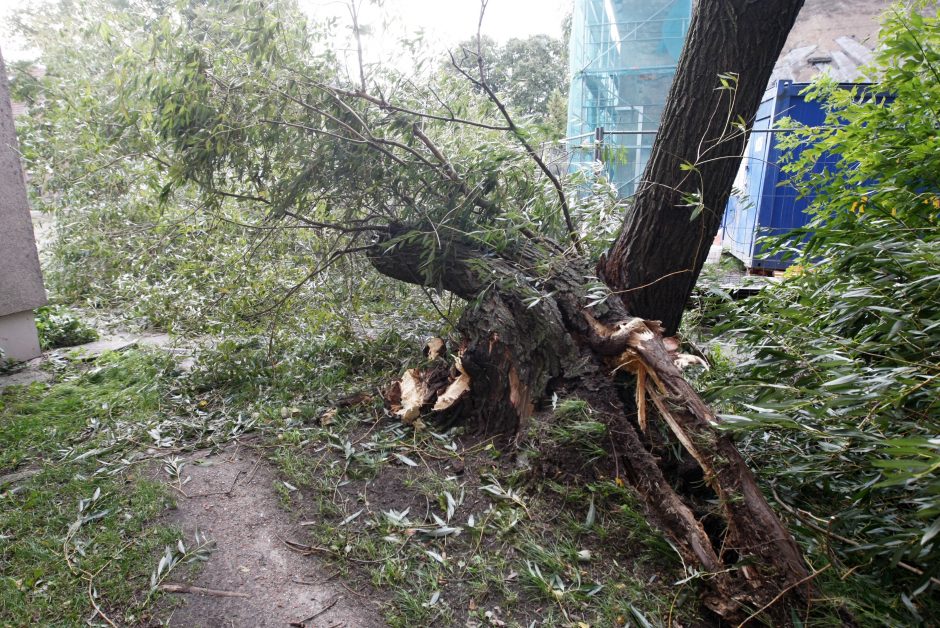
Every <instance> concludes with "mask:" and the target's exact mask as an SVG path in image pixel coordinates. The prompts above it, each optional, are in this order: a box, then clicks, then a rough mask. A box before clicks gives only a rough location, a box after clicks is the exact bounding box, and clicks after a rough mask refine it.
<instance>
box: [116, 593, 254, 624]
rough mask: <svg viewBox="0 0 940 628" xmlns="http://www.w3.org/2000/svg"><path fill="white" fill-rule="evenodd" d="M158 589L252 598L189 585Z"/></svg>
mask: <svg viewBox="0 0 940 628" xmlns="http://www.w3.org/2000/svg"><path fill="white" fill-rule="evenodd" d="M157 588H158V589H160V590H161V591H166V592H167V593H195V594H198V595H213V596H216V597H245V598H250V597H251V596H250V595H248V594H247V593H240V592H238V591H222V590H220V589H206V588H205V587H194V586H191V585H188V584H171V583H164V584H161V585H160V586H158V587H157ZM112 625H113V624H112Z"/></svg>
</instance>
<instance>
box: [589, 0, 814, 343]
mask: <svg viewBox="0 0 940 628" xmlns="http://www.w3.org/2000/svg"><path fill="white" fill-rule="evenodd" d="M802 6H803V0H779V1H777V2H766V1H763V0H707V1H704V0H700V1H699V2H696V5H695V12H694V15H693V17H692V22H691V24H690V26H689V34H688V37H687V40H686V44H685V47H684V48H683V50H682V55H681V57H680V59H679V67H678V71H677V73H676V78H675V80H674V81H673V84H672V88H671V90H670V92H669V98H668V100H667V103H666V107H665V110H664V111H663V118H662V122H661V124H660V129H659V133H658V134H657V136H656V142H655V143H654V145H653V149H652V155H651V157H650V161H649V163H648V164H647V166H646V171H645V172H644V174H643V180H642V182H641V183H640V186H639V188H638V190H637V194H636V196H635V197H634V199H633V204H632V209H631V210H630V211H628V212H627V215H626V218H625V220H624V225H623V229H622V230H621V232H620V235H619V237H618V238H617V241H616V242H615V243H614V245H613V247H611V249H610V251H609V252H608V253H607V255H606V256H604V257H602V258H601V260H600V261H599V262H598V265H597V268H598V273H599V275H600V276H602V277H603V278H604V280H605V281H606V282H607V284H608V285H609V286H610V287H611V288H612V289H614V290H617V291H621V299H622V300H623V303H624V305H625V306H626V308H627V310H628V311H629V312H630V313H631V314H633V315H634V316H640V317H642V318H650V319H656V320H659V321H662V323H663V326H664V327H665V329H666V334H667V335H672V334H674V333H675V332H676V331H677V330H678V329H679V322H680V321H681V319H682V311H683V309H684V308H685V305H686V303H687V302H688V299H689V296H690V295H691V294H692V288H693V287H694V286H695V282H696V280H697V279H698V276H699V272H700V271H701V269H702V266H703V264H704V263H705V258H706V257H707V256H708V248H709V246H710V245H711V243H712V241H713V240H714V238H715V235H716V234H717V233H718V228H719V226H720V225H721V218H722V215H723V214H724V210H725V205H727V203H728V196H729V194H730V193H731V186H732V183H733V182H734V178H735V175H736V174H737V171H738V166H739V165H740V162H741V159H740V157H741V155H742V153H743V150H744V146H745V143H746V142H747V133H746V131H745V130H744V128H746V126H747V125H749V123H750V122H751V120H752V119H753V117H754V115H755V114H756V112H757V107H758V105H759V104H760V99H761V96H762V95H763V93H764V90H765V88H766V86H767V80H768V78H769V77H770V74H771V72H772V70H773V67H774V63H775V62H776V60H777V58H778V57H779V55H780V51H781V50H782V49H783V45H784V43H785V42H786V39H787V35H788V34H789V32H790V29H791V28H792V26H793V23H794V22H795V21H796V16H797V14H798V13H799V11H800V9H801V8H802ZM719 75H721V76H725V77H727V78H725V81H726V82H727V83H728V85H729V87H730V88H731V89H716V88H720V87H721V86H722V84H721V83H720V82H719ZM739 123H743V126H741V125H739ZM689 166H693V167H694V169H683V167H685V168H688V167H689ZM699 203H700V209H701V211H700V213H698V215H697V217H696V218H694V219H690V217H691V216H692V212H693V211H694V210H695V207H694V205H698V204H699ZM690 204H691V205H693V206H692V207H690Z"/></svg>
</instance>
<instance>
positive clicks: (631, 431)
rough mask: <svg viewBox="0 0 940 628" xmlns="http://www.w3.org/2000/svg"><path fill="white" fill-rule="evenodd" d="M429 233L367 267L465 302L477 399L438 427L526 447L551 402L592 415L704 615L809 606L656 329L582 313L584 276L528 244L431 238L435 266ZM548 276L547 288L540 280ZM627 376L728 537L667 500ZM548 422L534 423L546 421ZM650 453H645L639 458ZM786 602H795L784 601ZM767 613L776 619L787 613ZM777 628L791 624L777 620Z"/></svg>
mask: <svg viewBox="0 0 940 628" xmlns="http://www.w3.org/2000/svg"><path fill="white" fill-rule="evenodd" d="M428 233H429V232H427V231H422V230H420V229H418V228H414V229H412V230H408V229H404V228H402V231H400V232H393V233H391V234H390V235H389V238H388V240H386V241H384V242H381V243H379V244H378V245H377V246H376V247H375V249H374V251H373V253H372V254H371V255H370V261H371V262H372V264H373V266H375V268H376V269H377V270H378V271H379V272H381V273H382V274H384V275H387V276H389V277H392V278H395V279H399V280H401V281H406V282H409V283H415V284H419V285H433V286H434V287H438V288H443V289H446V290H449V291H451V292H453V293H455V294H456V295H458V296H459V297H461V298H463V299H464V300H466V301H467V302H468V306H467V308H466V310H465V311H464V314H463V315H462V316H461V319H460V321H459V323H458V331H459V332H460V334H461V336H462V344H461V347H460V351H459V354H460V359H461V362H462V366H463V370H464V372H465V373H466V374H467V375H469V376H470V393H469V394H468V395H466V396H465V397H464V398H462V400H461V402H460V403H457V404H455V405H453V406H451V407H449V408H448V409H447V410H445V411H444V412H442V413H439V414H435V413H434V412H432V411H431V406H432V405H433V404H434V399H433V398H430V397H429V398H428V399H427V400H426V402H425V403H426V408H425V409H426V411H427V414H428V415H429V416H431V417H432V418H434V419H436V420H439V421H443V422H452V421H456V420H459V421H463V422H464V423H465V424H466V425H467V426H468V428H469V429H470V430H471V431H479V432H485V433H490V434H494V433H495V434H504V435H509V436H514V435H520V434H522V435H524V434H525V432H526V431H525V429H524V427H525V424H526V421H527V420H528V419H529V418H530V417H532V416H533V415H538V411H539V403H540V402H541V401H542V400H544V399H545V398H547V397H548V396H550V395H551V393H552V392H553V391H555V390H558V391H562V392H563V395H564V396H565V397H567V398H579V399H582V400H584V401H586V402H588V403H589V404H590V406H591V408H592V409H593V411H594V412H595V413H596V414H595V415H596V416H597V417H598V419H599V420H602V421H603V422H604V423H605V424H606V425H607V427H608V432H609V434H610V435H611V438H610V443H611V446H610V451H609V453H610V455H611V456H612V457H613V458H614V459H616V467H617V468H619V469H622V470H623V472H624V476H625V477H626V478H627V479H629V481H630V483H631V486H633V488H634V489H635V490H636V492H637V493H638V495H639V496H640V497H641V498H642V499H643V501H644V503H645V504H646V508H647V511H648V514H649V516H650V518H651V520H653V521H654V522H655V523H656V524H657V525H658V526H659V527H660V528H661V529H663V530H664V531H665V532H666V533H667V534H668V535H669V537H670V538H671V539H672V541H673V542H674V544H675V546H676V548H677V551H678V552H679V553H680V554H681V555H682V557H683V559H684V560H685V561H686V562H687V563H689V564H696V565H698V566H699V568H700V569H701V570H702V572H703V573H708V574H710V576H709V577H708V578H706V579H705V580H704V581H703V586H704V587H705V594H704V596H703V597H704V601H705V603H706V605H707V606H708V607H709V608H710V609H712V610H713V611H715V612H716V613H717V614H718V615H719V616H721V617H723V618H725V619H728V620H732V619H739V620H740V619H741V618H742V617H744V614H745V612H746V611H745V609H746V608H760V607H762V606H764V605H767V604H768V603H770V602H775V601H779V600H784V602H785V603H786V601H787V600H790V599H791V598H792V599H793V600H797V599H802V598H803V597H804V594H805V592H804V591H802V590H799V589H798V588H797V587H796V585H797V584H798V583H800V582H801V581H803V580H804V579H805V578H806V576H807V572H806V569H805V566H804V565H803V562H802V556H801V554H800V551H799V548H798V547H797V546H796V544H795V543H794V541H793V539H792V537H791V536H790V534H789V532H788V531H787V530H786V528H785V527H784V526H783V525H782V524H781V523H780V521H779V520H778V519H777V517H776V515H775V514H774V512H773V510H772V509H771V508H770V506H769V505H768V504H767V502H766V501H765V500H764V498H763V496H762V495H761V493H760V491H759V489H758V488H757V482H756V480H755V479H754V476H753V474H751V472H750V470H749V469H748V468H747V466H746V464H745V463H744V460H743V459H742V458H741V455H740V454H739V453H738V452H737V450H736V449H735V448H734V445H733V443H732V442H731V441H730V440H729V439H728V438H727V437H723V436H721V435H720V434H719V433H718V432H717V431H716V430H715V428H714V425H713V424H714V423H715V422H716V418H715V415H714V413H712V412H711V411H710V410H709V409H708V408H707V406H706V405H705V403H704V402H703V401H702V400H701V399H700V398H699V397H698V395H697V394H696V393H695V392H694V390H692V388H691V387H690V386H689V385H688V383H687V382H686V381H685V380H684V379H683V378H682V375H681V373H680V372H679V370H678V368H677V367H676V366H675V365H674V364H673V359H674V356H673V355H672V354H671V353H670V352H669V351H668V350H667V349H666V346H665V344H664V342H663V336H662V329H661V327H659V325H658V324H657V323H655V322H648V321H643V320H642V319H638V318H634V317H631V316H629V314H628V313H627V312H626V310H625V309H624V307H623V305H622V304H621V303H620V302H619V301H618V300H612V301H611V302H608V303H602V304H596V305H588V300H589V299H588V298H587V297H586V295H585V291H584V287H583V286H584V284H585V282H586V279H585V278H586V277H587V276H588V275H589V272H588V268H589V265H588V264H587V263H585V262H583V261H581V260H578V259H565V258H560V257H559V256H558V255H557V251H556V250H553V249H550V248H548V247H542V246H540V245H539V244H538V243H536V242H529V243H525V244H522V245H519V246H517V247H515V248H507V249H504V250H502V251H500V252H499V254H498V255H496V254H494V252H493V251H487V250H484V249H483V248H481V247H479V246H477V245H475V244H474V243H473V242H471V241H470V240H468V239H467V238H466V237H465V236H462V235H460V234H457V233H453V234H448V233H447V232H446V231H442V230H440V229H438V231H437V232H436V233H435V236H436V238H439V240H438V241H439V242H440V243H441V244H440V246H441V248H440V249H439V251H438V253H437V254H436V255H435V256H434V258H433V260H434V261H433V266H430V267H429V265H428V261H427V260H428V258H427V256H426V249H425V244H423V243H424V242H426V240H427V238H426V236H427V235H428ZM536 268H543V269H548V270H546V272H545V273H543V274H540V275H539V277H537V278H533V277H531V276H530V274H531V272H532V270H533V269H536ZM623 367H627V368H628V369H632V370H633V371H634V372H638V373H639V372H642V373H643V374H644V375H645V381H649V382H651V385H650V387H649V388H648V389H641V390H640V391H639V392H638V393H637V399H638V401H639V400H640V399H643V400H645V399H646V398H647V396H648V397H649V398H650V399H651V400H652V402H653V406H654V408H655V410H658V413H655V412H654V414H655V416H656V417H657V418H660V419H662V420H663V422H664V424H665V425H666V426H668V429H669V430H670V431H671V432H672V433H673V434H674V435H675V437H676V440H677V441H678V442H679V443H680V444H681V445H682V446H683V447H684V448H685V449H686V451H687V452H688V453H689V454H690V456H691V457H692V458H693V459H694V461H695V462H697V463H698V465H699V466H700V467H701V470H702V476H703V477H704V478H705V480H706V483H707V484H708V486H709V487H711V489H712V491H713V494H712V497H713V498H715V500H716V501H717V502H718V503H719V507H718V511H717V512H716V513H715V514H717V515H718V516H719V517H720V518H721V519H722V520H723V521H724V528H723V529H722V531H721V532H720V533H719V534H717V535H715V534H712V535H711V536H710V535H709V534H708V533H707V532H706V530H705V529H704V527H703V525H702V523H701V522H700V520H699V516H700V515H699V514H697V513H696V512H695V510H694V508H693V507H691V506H690V504H689V503H688V502H687V500H686V499H684V498H683V496H682V495H680V494H679V493H678V492H677V491H676V489H675V488H674V487H673V482H671V481H670V479H669V477H668V476H667V473H665V472H664V470H663V469H662V468H661V464H662V462H661V461H660V460H659V458H658V456H657V455H654V453H653V451H651V448H650V444H649V443H650V435H649V434H646V433H644V430H643V429H637V422H636V420H635V418H636V417H635V410H633V413H632V414H631V411H630V408H628V407H626V406H625V405H624V403H623V400H622V397H621V389H620V387H619V386H618V384H617V383H616V382H615V381H614V379H613V378H612V377H611V372H612V371H617V370H621V369H622V368H623ZM550 416H551V415H550V413H542V414H541V415H539V418H540V419H543V420H550ZM644 443H645V444H644ZM791 590H792V593H791V594H790V595H789V596H785V595H783V593H785V592H789V591H791ZM785 603H784V604H783V605H782V606H781V607H780V608H774V609H773V610H772V612H774V613H778V612H782V610H781V608H786V604H785ZM781 617H783V616H782V615H781Z"/></svg>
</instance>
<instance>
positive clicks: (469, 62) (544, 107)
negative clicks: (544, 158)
mask: <svg viewBox="0 0 940 628" xmlns="http://www.w3.org/2000/svg"><path fill="white" fill-rule="evenodd" d="M481 49H482V51H483V60H484V63H483V65H484V72H485V75H486V82H487V84H488V85H489V86H490V88H491V89H493V91H494V92H496V93H497V94H498V95H499V97H500V98H501V99H502V100H503V101H504V102H505V103H506V105H507V107H509V109H510V110H511V111H512V113H513V114H514V115H515V116H517V117H526V118H528V119H529V120H530V121H531V122H534V123H535V124H537V125H539V126H542V127H544V128H545V131H544V132H545V133H546V135H547V136H548V137H551V138H560V137H564V133H565V124H566V123H567V117H566V114H567V112H566V111H565V115H564V116H559V115H558V114H559V111H560V107H564V109H565V110H567V106H568V103H567V97H568V88H569V78H568V46H567V41H566V40H565V41H563V40H560V39H557V38H555V37H551V36H549V35H544V34H543V35H532V36H531V37H527V38H525V39H517V38H513V39H510V40H508V41H507V42H506V43H504V44H502V45H500V44H499V43H497V42H495V41H494V40H493V39H492V38H490V37H486V36H483V37H481ZM476 51H477V41H476V39H470V40H466V41H463V42H461V43H460V44H458V45H457V46H456V47H455V49H454V51H453V54H454V58H455V59H456V60H457V63H458V64H459V65H460V66H461V67H463V68H465V69H467V68H469V69H471V70H472V71H473V72H476V71H477V67H476V54H477V52H476ZM445 67H446V68H447V69H448V71H451V72H452V71H453V67H452V66H451V59H447V60H446V61H445Z"/></svg>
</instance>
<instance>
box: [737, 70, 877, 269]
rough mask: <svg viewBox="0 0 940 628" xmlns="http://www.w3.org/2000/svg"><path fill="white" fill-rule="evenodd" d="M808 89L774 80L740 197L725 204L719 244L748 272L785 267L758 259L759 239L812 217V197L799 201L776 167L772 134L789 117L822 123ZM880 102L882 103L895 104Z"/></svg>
mask: <svg viewBox="0 0 940 628" xmlns="http://www.w3.org/2000/svg"><path fill="white" fill-rule="evenodd" d="M807 86H808V83H794V82H792V81H778V82H777V84H776V85H774V86H772V87H771V88H770V89H768V90H767V92H766V93H765V94H764V99H763V100H762V101H761V104H760V108H759V109H758V111H757V117H756V118H755V120H754V126H753V129H754V133H753V134H752V135H751V138H750V141H749V142H748V145H747V148H746V150H745V155H744V159H743V160H742V162H741V170H740V171H739V172H738V177H737V179H736V180H735V187H736V188H737V189H738V191H739V193H740V196H732V197H731V199H730V200H729V201H728V207H727V209H726V211H725V217H724V233H723V236H722V244H723V245H724V246H726V247H729V248H730V251H731V254H732V255H734V256H735V257H737V258H738V259H740V260H741V261H742V262H744V265H745V266H746V267H747V268H748V269H752V270H765V271H773V270H783V269H785V268H786V267H787V266H789V265H790V262H789V261H784V260H781V259H780V256H779V255H777V256H764V255H761V245H760V244H759V243H758V240H759V239H760V238H761V237H764V236H776V235H781V234H784V233H787V232H788V231H791V230H793V229H796V228H798V227H802V226H803V225H805V224H806V223H807V222H808V221H809V218H810V216H809V215H808V214H807V213H805V209H806V208H807V206H808V205H809V204H810V203H812V202H813V198H812V197H803V198H797V190H796V188H795V187H794V186H793V185H792V184H791V183H790V182H789V177H788V175H787V174H786V173H784V172H782V171H781V169H780V167H779V165H778V164H779V163H780V157H781V155H780V150H779V149H778V147H777V141H776V138H777V135H778V133H773V132H770V131H771V130H772V129H773V128H774V127H775V126H776V123H777V122H778V121H779V120H780V119H782V118H792V119H793V120H795V121H797V122H800V123H802V124H804V125H806V126H819V125H822V124H824V123H825V121H826V114H825V112H823V110H822V107H821V106H820V103H818V102H813V101H807V100H806V99H805V98H804V97H803V96H802V95H801V92H802V91H803V90H804V89H805V88H806V87H807ZM855 86H857V84H856V85H853V84H845V85H842V87H844V88H846V89H850V88H852V87H855ZM880 98H883V99H884V100H883V102H890V101H891V100H893V99H892V98H890V97H884V96H880ZM838 161H839V156H838V155H828V156H827V157H826V158H824V159H820V160H819V162H817V163H816V165H815V167H814V168H813V170H814V172H822V171H823V170H824V169H826V168H827V167H833V166H835V164H836V163H837V162H838Z"/></svg>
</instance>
